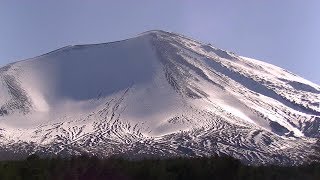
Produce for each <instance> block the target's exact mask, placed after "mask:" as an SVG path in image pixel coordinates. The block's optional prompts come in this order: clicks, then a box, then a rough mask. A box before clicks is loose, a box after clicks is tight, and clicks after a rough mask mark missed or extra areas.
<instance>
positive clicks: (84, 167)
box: [0, 155, 320, 180]
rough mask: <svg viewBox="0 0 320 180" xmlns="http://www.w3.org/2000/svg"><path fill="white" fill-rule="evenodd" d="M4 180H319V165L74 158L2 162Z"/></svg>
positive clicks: (220, 159) (0, 173)
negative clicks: (296, 165)
mask: <svg viewBox="0 0 320 180" xmlns="http://www.w3.org/2000/svg"><path fill="white" fill-rule="evenodd" d="M0 179H1V180H29V179H30V180H31V179H32V180H41V179H49V180H98V179H115V180H122V179H123V180H127V179H128V180H129V179H152V180H160V179H165V180H170V179H181V180H182V179H183V180H188V179H246V180H250V179H280V180H283V179H286V180H287V179H303V180H309V179H314V180H318V179H319V180H320V164H319V163H315V164H311V165H305V166H299V167H279V166H259V167H254V166H247V165H243V164H242V163H240V161H238V160H236V159H233V158H231V157H218V156H214V157H210V158H172V159H162V160H157V159H149V160H139V161H130V160H124V159H120V158H109V159H98V158H96V157H87V156H80V157H71V158H69V159H62V158H52V159H41V158H39V157H38V156H36V155H31V156H29V157H28V158H27V159H26V160H24V161H3V162H0Z"/></svg>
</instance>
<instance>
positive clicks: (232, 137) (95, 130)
mask: <svg viewBox="0 0 320 180" xmlns="http://www.w3.org/2000/svg"><path fill="white" fill-rule="evenodd" d="M319 93H320V87H319V86H317V85H315V84H312V83H309V81H306V80H304V79H303V78H301V77H298V76H296V75H293V74H291V73H288V72H287V71H285V70H283V69H281V68H278V67H276V66H273V65H270V64H266V63H263V62H261V61H258V60H252V59H249V58H245V57H241V56H238V55H236V54H232V53H229V52H227V51H224V50H221V49H218V48H214V47H212V46H211V45H207V44H203V43H201V42H198V41H195V40H192V39H190V38H187V37H185V36H182V35H178V34H175V33H170V32H166V31H162V30H152V31H147V32H144V33H142V34H140V35H139V36H137V37H136V38H131V39H127V40H122V41H116V42H111V43H103V44H96V45H76V46H70V47H67V48H62V49H60V50H57V51H54V52H52V53H47V54H45V55H42V56H39V57H35V58H32V59H29V60H26V61H20V62H17V63H13V64H10V65H8V66H6V67H4V68H1V69H0V97H1V98H0V127H1V129H0V144H1V145H2V147H3V148H2V149H1V150H3V151H4V152H8V151H12V152H19V153H23V152H27V154H30V153H35V152H36V153H40V154H45V155H52V154H60V155H72V154H81V153H91V154H100V155H101V156H110V155H113V154H124V155H126V156H132V155H138V156H142V155H146V156H210V155H212V154H228V155H232V156H234V157H236V158H239V159H241V160H243V161H244V162H247V163H255V164H257V163H281V164H291V163H292V162H293V163H296V164H297V163H301V162H306V161H309V160H310V158H309V157H310V155H314V154H315V150H314V149H310V147H312V146H313V145H314V142H315V141H316V138H319V137H320V132H319V126H320V115H319V114H320V112H319V110H318V109H317V108H318V102H317V101H318V99H319ZM26 144H27V146H26ZM17 147H21V148H17ZM1 150H0V153H1ZM316 155H317V154H316ZM270 157H273V158H270Z"/></svg>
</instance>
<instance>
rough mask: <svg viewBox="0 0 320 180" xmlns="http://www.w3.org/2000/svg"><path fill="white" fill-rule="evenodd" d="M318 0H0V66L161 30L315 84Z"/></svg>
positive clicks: (318, 75)
mask: <svg viewBox="0 0 320 180" xmlns="http://www.w3.org/2000/svg"><path fill="white" fill-rule="evenodd" d="M319 9H320V1H319V0H305V1H303V0H233V1H231V0H207V1H204V0H203V1H202V0H193V1H192V0H127V1H124V0H114V1H111V0H105V1H102V0H101V1H95V0H90V1H89V0H74V1H73V0H54V1H53V0H52V1H49V0H47V1H45V0H37V1H36V0H28V1H21V0H0V66H3V65H5V64H7V63H9V62H13V61H17V60H21V59H26V58H31V57H34V56H37V55H40V54H43V53H46V52H48V51H51V50H54V49H57V48H60V47H63V46H66V45H74V44H87V43H102V42H109V41H115V40H120V39H125V38H129V37H131V36H134V35H136V34H138V33H141V32H144V31H147V30H151V29H162V30H167V31H173V32H177V33H181V34H184V35H187V36H190V37H192V38H194V39H198V40H200V41H203V42H206V43H211V44H213V45H214V46H216V47H219V48H222V49H227V50H230V51H233V52H235V53H237V54H239V55H243V56H248V57H252V58H256V59H260V60H263V61H266V62H269V63H272V64H275V65H278V66H280V67H283V68H285V69H288V70H290V71H292V72H294V73H296V74H298V75H301V76H302V77H305V78H306V79H309V80H311V81H313V82H316V83H317V84H320V59H319V56H318V53H319V52H320V35H319V33H320V10H319Z"/></svg>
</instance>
